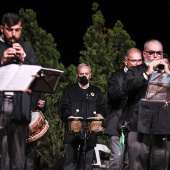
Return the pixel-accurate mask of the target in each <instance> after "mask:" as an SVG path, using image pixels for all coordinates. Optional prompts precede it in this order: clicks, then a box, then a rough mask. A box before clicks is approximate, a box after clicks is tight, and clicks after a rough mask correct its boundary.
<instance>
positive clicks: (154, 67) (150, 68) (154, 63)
mask: <svg viewBox="0 0 170 170" xmlns="http://www.w3.org/2000/svg"><path fill="white" fill-rule="evenodd" d="M160 62H161V60H152V61H151V62H150V63H149V65H148V69H147V71H146V74H147V75H150V74H152V73H153V72H154V71H157V69H158V65H160Z"/></svg>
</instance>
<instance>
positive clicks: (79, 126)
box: [68, 117, 84, 133]
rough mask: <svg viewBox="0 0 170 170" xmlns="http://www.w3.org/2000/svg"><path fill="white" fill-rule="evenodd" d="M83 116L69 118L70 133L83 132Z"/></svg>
mask: <svg viewBox="0 0 170 170" xmlns="http://www.w3.org/2000/svg"><path fill="white" fill-rule="evenodd" d="M83 120H84V119H83V117H70V118H68V128H69V132H70V133H81V132H82V131H83Z"/></svg>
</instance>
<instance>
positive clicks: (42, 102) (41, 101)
mask: <svg viewBox="0 0 170 170" xmlns="http://www.w3.org/2000/svg"><path fill="white" fill-rule="evenodd" d="M44 105H45V100H38V104H37V106H38V107H40V108H43V107H44Z"/></svg>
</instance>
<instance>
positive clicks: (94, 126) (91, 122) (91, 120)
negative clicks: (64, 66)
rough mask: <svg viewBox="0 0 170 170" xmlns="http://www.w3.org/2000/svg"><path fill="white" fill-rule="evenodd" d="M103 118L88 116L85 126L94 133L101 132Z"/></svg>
mask: <svg viewBox="0 0 170 170" xmlns="http://www.w3.org/2000/svg"><path fill="white" fill-rule="evenodd" d="M102 121H103V118H100V117H88V118H87V127H88V131H89V132H91V133H95V134H102V133H103V131H104V128H103V127H102Z"/></svg>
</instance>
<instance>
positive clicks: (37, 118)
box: [27, 111, 49, 142]
mask: <svg viewBox="0 0 170 170" xmlns="http://www.w3.org/2000/svg"><path fill="white" fill-rule="evenodd" d="M31 117H32V119H31V123H30V124H29V131H28V138H27V142H33V141H36V140H37V139H39V138H40V137H42V136H43V135H44V134H45V133H46V132H47V130H48V129H49V124H48V121H47V120H46V119H45V117H44V115H43V113H42V112H40V111H33V112H32V113H31Z"/></svg>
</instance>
